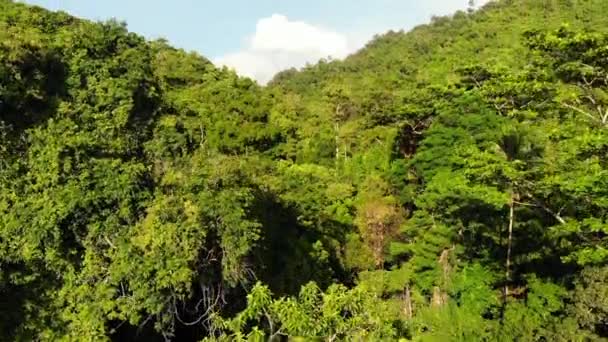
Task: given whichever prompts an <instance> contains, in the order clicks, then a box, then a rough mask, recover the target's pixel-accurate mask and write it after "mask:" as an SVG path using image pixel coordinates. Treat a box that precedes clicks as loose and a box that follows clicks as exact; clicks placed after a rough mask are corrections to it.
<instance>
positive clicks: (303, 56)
mask: <svg viewBox="0 0 608 342" xmlns="http://www.w3.org/2000/svg"><path fill="white" fill-rule="evenodd" d="M355 45H358V44H354V42H351V40H350V39H349V38H348V37H347V36H346V35H344V34H341V33H338V32H334V31H332V30H330V29H326V28H322V27H319V26H315V25H312V24H309V23H306V22H303V21H291V20H289V19H288V18H287V17H286V16H284V15H280V14H274V15H272V16H271V17H268V18H263V19H260V20H259V21H258V23H257V26H256V31H255V34H254V35H253V36H252V37H251V38H250V39H248V41H247V44H246V46H245V48H244V49H243V50H241V51H238V52H235V53H231V54H228V55H226V56H223V57H221V58H218V59H217V60H215V62H216V64H220V65H226V66H228V67H231V68H234V69H235V70H236V71H237V72H238V73H239V74H241V75H245V76H249V77H252V78H255V79H256V80H258V81H259V82H260V83H266V82H268V81H269V80H270V79H271V78H272V76H274V74H276V73H277V72H279V71H281V70H284V69H288V68H291V67H296V68H298V67H302V66H304V65H305V64H306V63H314V62H316V61H318V60H319V59H321V58H327V57H331V58H344V57H346V56H347V55H348V54H349V53H351V52H352V51H354V49H355V48H356V46H355Z"/></svg>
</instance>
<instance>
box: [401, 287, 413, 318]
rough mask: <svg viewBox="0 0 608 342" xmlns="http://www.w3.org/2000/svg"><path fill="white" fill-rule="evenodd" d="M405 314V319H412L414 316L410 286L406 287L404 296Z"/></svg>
mask: <svg viewBox="0 0 608 342" xmlns="http://www.w3.org/2000/svg"><path fill="white" fill-rule="evenodd" d="M403 301H404V303H403V313H404V314H405V317H407V318H408V319H411V318H412V316H413V314H414V313H413V310H412V293H411V290H410V285H409V284H408V285H407V286H406V287H405V293H404V294H403Z"/></svg>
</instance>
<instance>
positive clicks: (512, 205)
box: [505, 192, 515, 299]
mask: <svg viewBox="0 0 608 342" xmlns="http://www.w3.org/2000/svg"><path fill="white" fill-rule="evenodd" d="M514 222H515V194H514V193H513V192H511V199H510V201H509V230H508V236H507V261H506V265H505V266H506V267H505V269H506V270H505V276H506V277H505V278H506V279H505V280H506V283H505V299H506V297H507V296H508V295H509V282H510V281H511V248H512V246H513V223H514Z"/></svg>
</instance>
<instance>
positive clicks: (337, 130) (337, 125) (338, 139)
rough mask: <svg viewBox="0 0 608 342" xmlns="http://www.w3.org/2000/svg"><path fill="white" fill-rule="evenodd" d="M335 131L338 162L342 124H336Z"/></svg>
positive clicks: (337, 158)
mask: <svg viewBox="0 0 608 342" xmlns="http://www.w3.org/2000/svg"><path fill="white" fill-rule="evenodd" d="M334 129H335V130H336V161H337V160H339V159H340V137H339V134H340V124H338V123H337V122H336V125H335V126H334Z"/></svg>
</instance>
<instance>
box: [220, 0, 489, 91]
mask: <svg viewBox="0 0 608 342" xmlns="http://www.w3.org/2000/svg"><path fill="white" fill-rule="evenodd" d="M490 1H492V0H476V1H475V5H476V7H481V6H482V5H485V4H486V3H488V2H490ZM464 4H466V2H465V0H432V1H431V0H429V1H428V2H425V6H427V7H429V8H427V11H428V12H429V13H437V14H443V15H445V14H449V13H453V12H454V11H456V10H458V9H464V8H465V6H464ZM411 24H413V23H411ZM401 28H405V27H401ZM389 29H396V30H398V29H400V28H398V27H397V28H396V27H384V26H383V25H380V26H379V27H377V28H375V30H374V32H373V33H382V32H385V31H387V30H389ZM372 37H373V34H372V33H370V32H367V33H365V32H349V33H347V34H345V33H340V32H336V31H333V30H331V29H328V28H324V27H320V26H316V25H313V24H310V23H307V22H304V21H293V20H290V19H289V18H287V17H286V16H284V15H281V14H274V15H272V16H270V17H267V18H262V19H260V20H258V22H257V25H256V30H255V33H254V34H253V35H252V36H251V37H249V38H248V39H247V40H246V43H245V45H244V47H243V48H242V49H241V50H240V51H237V52H234V53H230V54H227V55H225V56H222V57H220V58H217V59H215V60H214V62H215V64H217V65H225V66H228V67H230V68H233V69H235V70H236V71H237V72H238V73H239V74H240V75H243V76H248V77H251V78H253V79H256V80H257V81H258V82H260V83H262V84H265V83H266V82H268V81H269V80H270V79H271V78H272V77H273V76H274V75H275V74H276V73H277V72H279V71H281V70H285V69H289V68H292V67H295V68H300V67H303V66H304V65H306V63H315V62H317V61H318V60H319V59H321V58H327V57H331V58H334V59H342V58H344V57H346V56H347V55H349V54H350V53H353V52H355V51H356V50H357V49H359V48H361V47H363V46H364V45H365V43H367V41H369V39H371V38H372Z"/></svg>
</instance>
